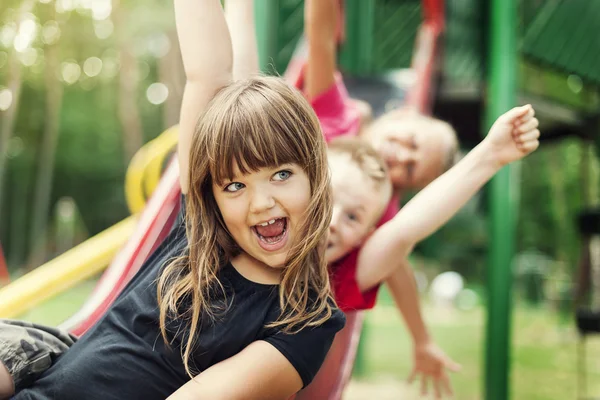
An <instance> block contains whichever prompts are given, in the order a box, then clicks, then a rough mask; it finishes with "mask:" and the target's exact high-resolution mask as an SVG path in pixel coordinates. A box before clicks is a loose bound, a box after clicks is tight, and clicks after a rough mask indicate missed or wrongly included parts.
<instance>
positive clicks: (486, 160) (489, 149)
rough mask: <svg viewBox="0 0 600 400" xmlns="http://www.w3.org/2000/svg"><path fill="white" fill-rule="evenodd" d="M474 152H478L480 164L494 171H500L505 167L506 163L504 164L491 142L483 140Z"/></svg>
mask: <svg viewBox="0 0 600 400" xmlns="http://www.w3.org/2000/svg"><path fill="white" fill-rule="evenodd" d="M474 150H478V156H479V162H480V163H481V164H482V165H484V166H486V167H490V168H492V169H494V170H500V169H501V168H502V167H504V165H505V163H503V162H502V160H501V159H500V157H499V156H498V151H497V149H496V147H495V146H494V145H493V144H492V143H491V142H490V141H489V140H487V139H484V140H482V141H481V143H480V144H479V146H477V147H476V148H475V149H474Z"/></svg>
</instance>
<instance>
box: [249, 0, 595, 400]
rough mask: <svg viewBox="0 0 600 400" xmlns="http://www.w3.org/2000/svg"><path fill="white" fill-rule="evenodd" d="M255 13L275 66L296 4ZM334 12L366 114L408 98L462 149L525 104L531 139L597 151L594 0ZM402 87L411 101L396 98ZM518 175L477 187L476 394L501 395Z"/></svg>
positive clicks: (288, 38) (363, 0)
mask: <svg viewBox="0 0 600 400" xmlns="http://www.w3.org/2000/svg"><path fill="white" fill-rule="evenodd" d="M256 13H257V16H258V21H257V27H258V30H259V31H258V34H259V51H260V61H261V65H262V68H263V70H264V71H265V72H274V71H284V70H285V69H286V67H287V66H288V63H289V62H290V59H291V58H292V55H293V53H294V51H295V49H296V47H297V44H298V42H299V40H301V36H302V26H303V1H302V0H257V1H256ZM345 14H346V42H345V43H344V44H342V47H341V54H340V60H339V62H340V66H341V68H342V70H343V72H344V73H345V75H346V78H347V81H348V87H349V91H350V92H351V94H352V95H355V96H357V97H362V98H363V99H365V100H369V101H370V102H371V104H372V105H373V106H374V109H375V114H378V113H380V112H382V111H383V110H384V109H385V108H386V107H389V105H390V104H392V105H393V104H394V103H393V102H394V100H395V101H399V100H405V101H407V100H412V103H413V104H417V105H418V106H419V107H418V108H420V109H421V110H422V111H424V112H431V113H433V114H434V115H435V116H436V117H439V118H441V119H444V120H446V121H448V122H450V123H451V124H452V125H453V126H454V127H455V128H456V130H457V131H458V133H459V137H460V139H461V142H462V144H463V146H465V147H469V146H472V145H474V144H475V143H477V142H479V140H480V139H481V134H482V132H485V131H486V130H487V128H489V126H490V125H491V123H492V122H493V121H494V120H495V119H496V117H498V116H499V115H500V114H501V113H503V112H504V111H506V110H507V109H509V108H510V107H512V106H514V105H516V104H517V103H520V104H524V103H531V104H533V105H534V107H535V109H536V112H537V115H538V118H539V120H540V121H541V123H542V126H541V131H542V132H543V136H542V140H543V141H549V140H555V139H560V138H563V137H566V136H577V137H579V138H581V139H583V140H589V141H595V143H596V146H597V148H598V150H599V151H598V153H600V134H599V133H598V128H599V127H600V124H599V122H600V68H598V66H600V41H598V40H596V38H597V27H598V26H600V2H597V1H595V0H538V1H528V0H521V1H519V0H491V1H489V2H488V1H484V0H447V1H443V0H423V1H419V0H346V2H345ZM423 21H425V22H428V23H429V24H427V23H426V24H423V23H422V22H423ZM425 28H429V29H425ZM428 56H431V57H429V58H428ZM422 62H424V63H426V65H423V66H422V68H420V69H418V71H419V70H421V71H423V70H424V71H429V75H428V76H426V79H425V81H419V79H422V77H420V76H416V77H412V78H413V79H414V80H416V85H418V87H417V90H410V91H408V90H407V88H406V87H401V86H402V85H400V87H399V86H398V84H397V83H394V84H390V80H389V79H386V78H385V76H386V74H388V73H389V72H391V71H397V70H401V69H407V68H409V67H410V66H413V69H414V66H415V65H419V63H422ZM408 85H410V83H409V84H408ZM413 89H414V88H413ZM406 93H410V95H411V96H417V97H418V99H404V95H405V94H406ZM415 93H416V94H415ZM382 97H384V99H383V100H382ZM518 179H519V166H518V165H517V166H513V167H507V168H505V169H504V170H502V171H501V172H500V173H499V174H498V175H497V176H496V177H495V178H494V179H493V181H492V182H491V183H490V184H489V186H488V188H487V190H488V191H489V192H488V193H489V196H488V197H489V200H490V205H489V212H490V214H489V215H490V227H491V229H490V236H491V246H490V251H489V263H488V264H489V273H488V301H487V305H488V314H487V328H486V329H487V331H486V353H485V374H484V376H485V385H484V390H485V393H484V394H483V397H484V398H485V399H488V400H496V399H497V400H502V399H507V398H509V395H510V385H509V372H510V347H511V346H510V343H511V339H510V332H511V284H512V271H511V263H512V258H513V256H514V242H515V226H516V214H517V206H518V201H519V194H518V193H517V186H516V182H518ZM359 360H360V358H359ZM359 362H360V361H359ZM358 367H359V368H360V366H358Z"/></svg>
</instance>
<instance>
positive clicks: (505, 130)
mask: <svg viewBox="0 0 600 400" xmlns="http://www.w3.org/2000/svg"><path fill="white" fill-rule="evenodd" d="M538 125H539V122H538V120H537V118H535V111H534V110H533V107H532V106H531V105H526V106H522V107H515V108H513V109H511V110H509V111H507V112H506V113H504V114H502V115H501V116H500V117H499V118H498V119H497V120H496V122H494V125H492V128H491V129H490V132H489V133H488V135H487V137H486V138H485V142H487V143H488V144H489V145H490V147H491V152H492V155H493V156H494V157H496V159H497V160H498V162H499V163H500V165H506V164H508V163H511V162H513V161H517V160H520V159H521V158H523V157H525V156H526V155H528V154H529V153H531V152H533V151H534V150H535V149H537V148H538V146H539V145H540V143H539V141H538V139H539V137H540V131H539V130H538Z"/></svg>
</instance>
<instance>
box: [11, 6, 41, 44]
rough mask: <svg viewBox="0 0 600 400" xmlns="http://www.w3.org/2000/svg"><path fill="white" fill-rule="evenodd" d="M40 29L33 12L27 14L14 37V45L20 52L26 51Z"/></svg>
mask: <svg viewBox="0 0 600 400" xmlns="http://www.w3.org/2000/svg"><path fill="white" fill-rule="evenodd" d="M37 31H38V24H37V23H36V21H35V17H34V16H33V14H26V15H25V16H24V17H23V20H22V21H21V24H20V25H19V32H18V33H17V36H15V39H14V47H15V50H16V51H18V52H22V51H25V50H26V49H27V48H28V47H29V46H31V43H32V42H33V40H34V39H35V36H36V34H37Z"/></svg>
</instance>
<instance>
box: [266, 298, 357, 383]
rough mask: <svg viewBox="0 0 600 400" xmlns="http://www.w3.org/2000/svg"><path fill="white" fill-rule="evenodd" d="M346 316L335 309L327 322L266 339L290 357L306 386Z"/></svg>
mask: <svg viewBox="0 0 600 400" xmlns="http://www.w3.org/2000/svg"><path fill="white" fill-rule="evenodd" d="M345 323H346V317H345V316H344V313H342V312H341V311H340V310H338V309H335V311H334V312H333V315H332V316H331V318H330V319H329V320H327V322H325V323H324V324H322V325H320V326H317V327H310V328H305V329H302V330H301V331H299V332H296V333H293V334H286V333H283V332H277V333H275V334H274V335H272V336H269V337H267V338H265V339H264V341H265V342H267V343H270V344H271V345H272V346H273V347H275V348H276V349H277V350H279V352H280V353H281V354H283V355H284V356H285V358H287V359H288V361H289V362H290V363H291V364H292V366H293V367H294V368H295V369H296V371H298V374H299V375H300V377H301V378H302V383H303V384H304V387H306V386H307V385H308V384H309V383H310V382H311V381H312V380H313V378H314V377H315V375H316V374H317V372H318V371H319V368H321V364H323V361H324V360H325V356H326V355H327V352H328V351H329V348H330V347H331V344H332V343H333V339H334V337H335V334H336V333H337V332H338V331H339V330H341V329H342V328H343V327H344V324H345Z"/></svg>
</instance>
